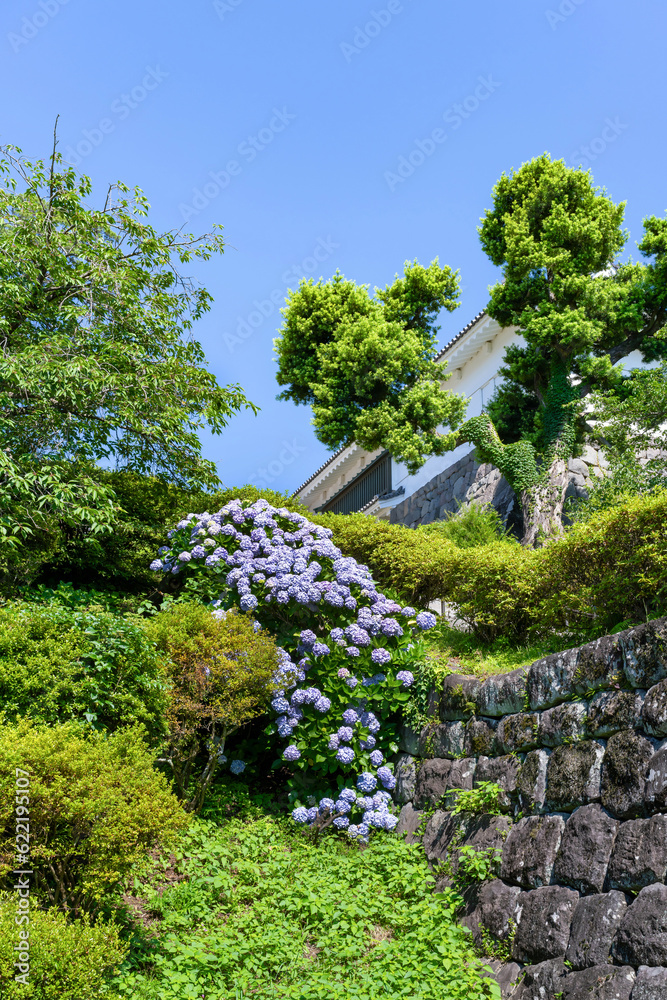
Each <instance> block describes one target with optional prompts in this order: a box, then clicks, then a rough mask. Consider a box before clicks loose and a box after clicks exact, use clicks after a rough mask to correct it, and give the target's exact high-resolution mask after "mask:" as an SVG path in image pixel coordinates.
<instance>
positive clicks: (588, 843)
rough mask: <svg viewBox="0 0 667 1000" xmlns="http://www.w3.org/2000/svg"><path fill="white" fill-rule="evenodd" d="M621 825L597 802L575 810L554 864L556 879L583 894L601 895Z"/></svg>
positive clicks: (566, 825)
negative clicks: (593, 893) (596, 893)
mask: <svg viewBox="0 0 667 1000" xmlns="http://www.w3.org/2000/svg"><path fill="white" fill-rule="evenodd" d="M618 827H619V822H618V820H617V819H614V818H613V816H610V815H609V813H608V812H607V811H606V809H603V808H602V806H601V805H599V804H598V803H597V802H594V803H592V804H591V805H587V806H579V808H578V809H575V810H574V812H573V813H572V815H571V816H570V818H569V819H568V821H567V823H566V824H565V831H564V833H563V839H562V841H561V845H560V851H559V854H558V857H557V858H556V863H555V865H554V872H553V874H554V879H555V881H556V882H560V884H561V885H569V886H571V888H572V889H577V890H578V891H579V892H581V893H588V892H602V888H603V886H604V880H605V876H606V874H607V868H608V866H609V859H610V857H611V853H612V849H613V847H614V838H615V837H616V832H617V830H618Z"/></svg>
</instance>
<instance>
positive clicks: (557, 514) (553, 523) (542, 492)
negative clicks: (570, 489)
mask: <svg viewBox="0 0 667 1000" xmlns="http://www.w3.org/2000/svg"><path fill="white" fill-rule="evenodd" d="M567 485H568V478H567V462H566V461H565V459H563V458H557V459H556V460H555V461H554V462H552V464H551V467H550V468H549V470H548V472H547V475H546V481H543V482H540V483H538V484H537V485H535V486H533V487H531V488H530V489H527V490H523V491H522V493H521V495H520V497H521V508H522V512H523V538H522V539H521V544H522V545H526V546H528V547H530V548H535V547H536V546H538V545H541V544H543V543H544V542H545V541H547V539H549V538H553V537H554V535H560V533H561V532H562V530H563V503H564V501H565V491H566V490H567Z"/></svg>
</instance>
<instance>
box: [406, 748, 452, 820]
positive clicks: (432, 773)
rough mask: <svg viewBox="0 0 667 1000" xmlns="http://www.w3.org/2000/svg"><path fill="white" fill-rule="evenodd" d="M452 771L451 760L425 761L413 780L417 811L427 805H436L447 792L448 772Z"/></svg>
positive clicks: (437, 758)
mask: <svg viewBox="0 0 667 1000" xmlns="http://www.w3.org/2000/svg"><path fill="white" fill-rule="evenodd" d="M451 769H452V762H451V760H445V759H444V758H439V757H436V758H435V759H433V760H425V761H424V762H423V763H422V764H421V766H420V768H419V770H418V771H417V776H416V780H415V792H414V804H415V806H416V807H417V808H418V809H423V808H424V806H427V805H432V806H434V805H436V803H438V802H439V801H440V799H441V798H442V797H443V795H444V794H445V792H446V791H447V788H448V785H447V782H448V779H449V772H450V771H451Z"/></svg>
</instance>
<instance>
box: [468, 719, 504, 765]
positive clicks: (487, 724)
mask: <svg viewBox="0 0 667 1000" xmlns="http://www.w3.org/2000/svg"><path fill="white" fill-rule="evenodd" d="M497 727H498V721H497V720H496V719H478V718H474V719H469V721H468V722H466V747H467V748H468V752H469V753H472V754H475V756H476V757H488V756H489V755H490V754H491V753H492V752H493V750H494V748H495V739H496V729H497Z"/></svg>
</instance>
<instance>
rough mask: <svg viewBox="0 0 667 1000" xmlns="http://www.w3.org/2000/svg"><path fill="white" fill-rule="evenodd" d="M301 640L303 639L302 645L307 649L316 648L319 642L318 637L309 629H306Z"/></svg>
mask: <svg viewBox="0 0 667 1000" xmlns="http://www.w3.org/2000/svg"><path fill="white" fill-rule="evenodd" d="M300 639H301V642H302V644H303V645H304V646H305V647H306V648H307V649H310V647H311V646H314V645H315V643H316V642H317V636H316V635H315V633H314V632H312V631H311V630H310V629H309V628H306V629H304V630H303V632H302V633H301V635H300Z"/></svg>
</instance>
